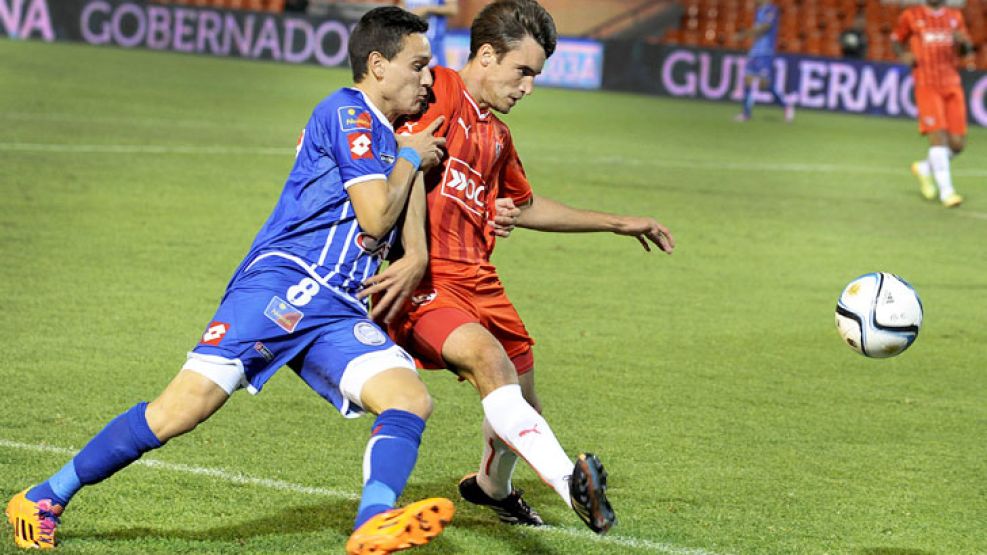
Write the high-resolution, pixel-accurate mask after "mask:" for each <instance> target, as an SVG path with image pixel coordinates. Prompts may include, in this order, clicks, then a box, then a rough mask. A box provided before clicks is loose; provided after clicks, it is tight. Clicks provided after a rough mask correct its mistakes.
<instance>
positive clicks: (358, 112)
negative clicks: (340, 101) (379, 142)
mask: <svg viewBox="0 0 987 555" xmlns="http://www.w3.org/2000/svg"><path fill="white" fill-rule="evenodd" d="M338 113H339V128H340V129H342V130H343V132H344V133H345V132H347V131H356V130H358V129H363V130H366V131H370V130H372V129H373V123H374V120H373V118H372V117H371V116H370V112H368V111H366V110H364V109H363V108H361V107H359V106H342V107H340V108H339V112H338Z"/></svg>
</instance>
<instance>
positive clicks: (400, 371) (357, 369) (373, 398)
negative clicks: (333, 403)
mask: <svg viewBox="0 0 987 555" xmlns="http://www.w3.org/2000/svg"><path fill="white" fill-rule="evenodd" d="M339 390H340V391H341V392H342V394H343V395H344V396H345V397H346V399H347V400H349V402H351V403H354V404H356V405H359V406H361V407H363V408H364V409H366V410H368V411H371V412H373V413H376V414H379V413H380V412H381V411H384V410H387V409H389V408H400V407H398V406H395V405H396V404H397V403H403V404H405V405H407V406H409V407H411V408H414V409H415V410H411V411H409V412H415V414H418V413H419V412H423V413H424V415H422V414H419V416H427V415H428V413H430V412H431V406H432V400H431V398H430V397H429V396H428V390H427V389H426V388H425V384H424V383H422V381H421V379H420V378H419V377H418V370H417V369H416V368H415V363H414V359H412V358H411V355H409V354H408V353H407V352H405V350H404V349H402V348H401V347H398V346H397V345H394V346H391V347H389V348H387V349H382V350H380V351H373V352H371V353H366V354H364V355H361V356H358V357H356V358H355V359H353V360H351V361H350V363H349V364H347V365H346V369H345V370H344V371H343V377H342V379H341V380H340V382H339ZM404 398H407V399H406V400H404V401H401V399H404ZM415 399H423V400H421V401H417V404H416V401H414V400H415Z"/></svg>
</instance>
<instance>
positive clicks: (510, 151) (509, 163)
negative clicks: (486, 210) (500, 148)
mask: <svg viewBox="0 0 987 555" xmlns="http://www.w3.org/2000/svg"><path fill="white" fill-rule="evenodd" d="M506 143H507V144H505V145H504V149H505V150H506V152H505V153H504V166H503V168H502V169H501V171H500V184H501V188H500V194H499V196H500V197H511V200H513V201H514V204H515V205H522V204H524V203H526V202H528V200H530V199H531V195H532V192H531V184H530V183H528V176H527V175H525V174H524V166H522V165H521V159H520V158H518V155H517V151H516V150H514V141H513V140H510V139H508V140H507V141H506Z"/></svg>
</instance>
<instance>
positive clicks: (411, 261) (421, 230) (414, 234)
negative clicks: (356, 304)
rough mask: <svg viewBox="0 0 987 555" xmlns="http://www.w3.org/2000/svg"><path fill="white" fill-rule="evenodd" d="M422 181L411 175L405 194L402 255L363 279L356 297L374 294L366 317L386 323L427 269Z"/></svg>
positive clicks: (397, 311) (420, 177)
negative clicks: (408, 187) (411, 181)
mask: <svg viewBox="0 0 987 555" xmlns="http://www.w3.org/2000/svg"><path fill="white" fill-rule="evenodd" d="M425 212H426V208H425V181H424V179H423V178H422V174H421V172H419V173H418V175H417V176H416V177H415V183H414V185H412V188H411V194H410V195H409V197H408V211H407V213H406V214H405V217H404V225H403V226H402V228H401V245H402V246H403V247H404V256H402V257H401V258H399V259H397V260H395V261H394V262H392V263H391V264H390V265H389V266H388V267H387V268H386V269H384V270H383V271H381V272H380V273H378V274H377V275H375V276H373V277H371V278H370V279H368V280H366V281H364V282H363V287H364V288H363V290H361V291H360V292H359V293H357V298H360V299H363V298H366V297H371V296H372V297H374V306H373V309H372V310H371V311H370V317H371V318H373V319H374V320H377V321H383V322H384V323H385V324H386V323H390V322H391V320H393V319H394V317H396V316H397V315H398V314H399V313H400V311H401V309H402V308H403V307H404V303H405V301H406V300H408V297H410V296H411V294H412V293H413V292H414V290H415V287H417V286H418V282H420V281H421V279H422V276H424V275H425V271H426V270H427V269H428V238H427V236H426V229H425Z"/></svg>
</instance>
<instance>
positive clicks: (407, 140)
mask: <svg viewBox="0 0 987 555" xmlns="http://www.w3.org/2000/svg"><path fill="white" fill-rule="evenodd" d="M445 119H446V118H445V116H439V117H437V118H435V121H433V122H432V123H430V124H428V126H427V127H426V128H425V129H422V130H421V131H420V132H419V133H414V134H411V135H398V136H397V141H398V148H399V149H400V148H404V147H411V148H413V149H415V152H417V153H418V156H419V157H420V158H421V159H422V164H421V166H419V169H420V170H422V171H428V170H430V169H432V168H434V167H435V166H437V165H438V164H439V162H441V161H442V157H443V156H445V152H444V150H443V148H444V147H445V145H446V138H445V137H436V136H435V135H434V134H435V131H436V130H438V128H439V126H440V125H442V122H443V121H445Z"/></svg>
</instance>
